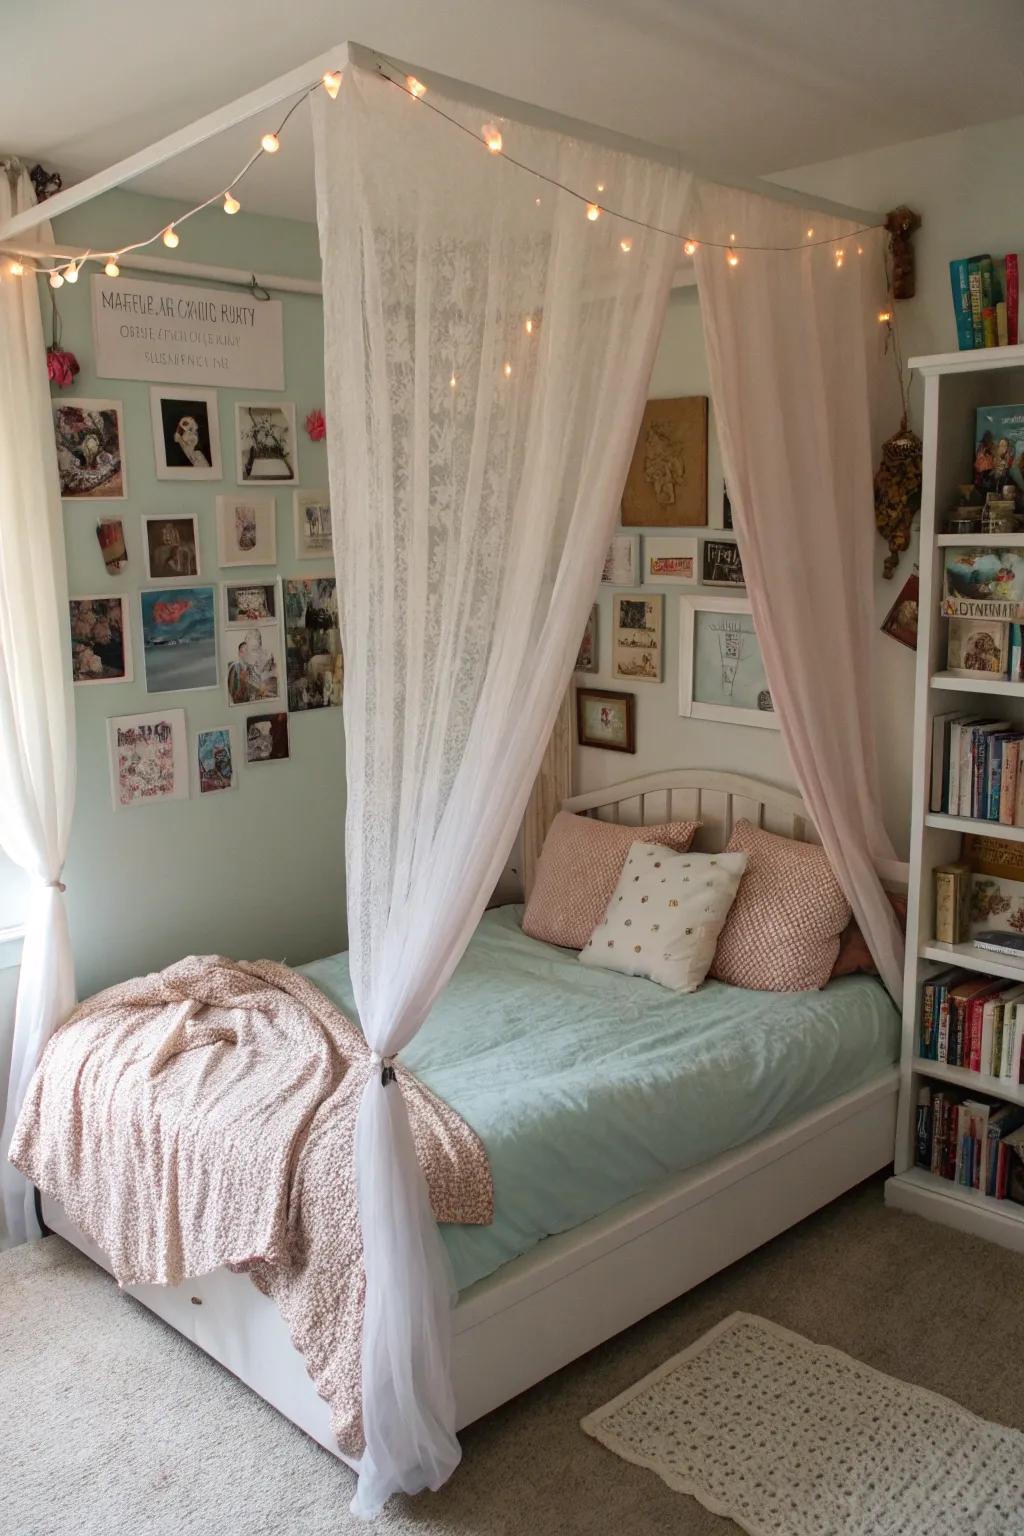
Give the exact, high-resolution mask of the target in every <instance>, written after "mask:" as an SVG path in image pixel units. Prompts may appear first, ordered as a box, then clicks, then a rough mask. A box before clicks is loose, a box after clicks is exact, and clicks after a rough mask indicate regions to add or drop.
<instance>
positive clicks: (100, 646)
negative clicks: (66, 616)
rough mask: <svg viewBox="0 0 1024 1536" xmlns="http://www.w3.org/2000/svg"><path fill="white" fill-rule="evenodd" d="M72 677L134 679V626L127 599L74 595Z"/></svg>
mask: <svg viewBox="0 0 1024 1536" xmlns="http://www.w3.org/2000/svg"><path fill="white" fill-rule="evenodd" d="M68 610H69V613H70V617H71V681H72V682H73V683H82V684H93V683H130V682H131V680H132V647H131V636H132V626H131V619H130V617H129V613H128V599H127V598H126V597H123V596H116V597H72V598H70V599H69V601H68Z"/></svg>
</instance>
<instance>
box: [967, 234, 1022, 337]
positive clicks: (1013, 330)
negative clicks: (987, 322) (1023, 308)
mask: <svg viewBox="0 0 1024 1536" xmlns="http://www.w3.org/2000/svg"><path fill="white" fill-rule="evenodd" d="M1019 284H1020V272H1019V267H1018V260H1017V253H1016V251H1007V253H1006V340H1007V343H1008V345H1009V346H1011V347H1015V346H1016V345H1017V337H1018V334H1019V333H1018V329H1017V313H1018V305H1019V302H1020V301H1019V291H1020V290H1019ZM970 298H971V295H970V290H968V293H967V301H968V305H969V304H970ZM971 343H972V345H973V343H974V328H973V326H972V328H971Z"/></svg>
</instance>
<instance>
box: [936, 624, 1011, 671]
mask: <svg viewBox="0 0 1024 1536" xmlns="http://www.w3.org/2000/svg"><path fill="white" fill-rule="evenodd" d="M946 629H947V631H948V633H947V635H946V670H947V671H948V672H951V673H952V674H953V676H954V677H977V675H978V673H979V672H986V673H988V674H989V675H990V676H991V677H998V678H1004V677H1009V675H1010V626H1009V624H1008V623H1007V622H1006V620H1005V619H950V621H949V623H948V624H947V625H946Z"/></svg>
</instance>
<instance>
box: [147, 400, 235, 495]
mask: <svg viewBox="0 0 1024 1536" xmlns="http://www.w3.org/2000/svg"><path fill="white" fill-rule="evenodd" d="M149 410H150V416H151V418H152V423H153V457H154V459H155V461H156V477H157V479H158V480H188V481H200V480H202V481H205V480H222V479H223V478H224V475H223V471H222V469H221V462H220V423H219V421H218V417H217V391H216V390H215V389H197V388H196V387H195V386H192V387H184V386H181V385H177V384H154V385H153V386H152V387H151V388H150V391H149Z"/></svg>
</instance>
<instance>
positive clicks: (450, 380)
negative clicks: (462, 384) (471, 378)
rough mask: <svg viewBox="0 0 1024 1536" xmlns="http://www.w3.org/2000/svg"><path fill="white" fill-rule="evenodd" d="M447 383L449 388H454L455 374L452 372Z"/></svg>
mask: <svg viewBox="0 0 1024 1536" xmlns="http://www.w3.org/2000/svg"><path fill="white" fill-rule="evenodd" d="M448 383H449V385H450V386H451V388H452V389H454V388H455V374H454V371H453V373H452V376H451V378H450V379H449V380H448Z"/></svg>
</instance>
